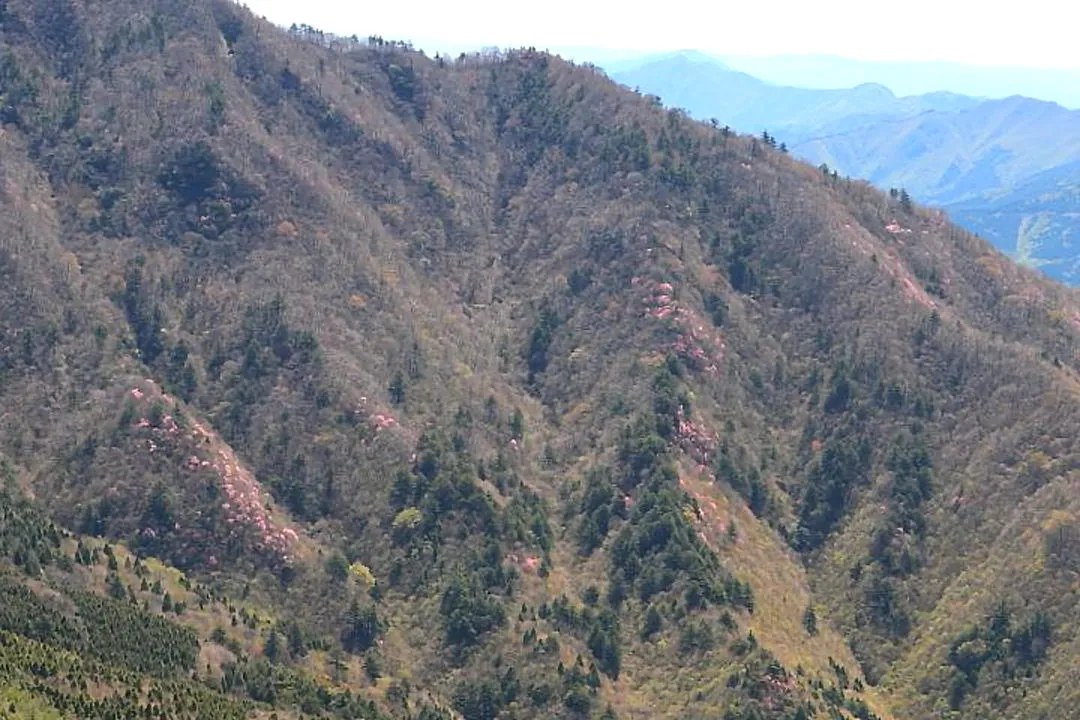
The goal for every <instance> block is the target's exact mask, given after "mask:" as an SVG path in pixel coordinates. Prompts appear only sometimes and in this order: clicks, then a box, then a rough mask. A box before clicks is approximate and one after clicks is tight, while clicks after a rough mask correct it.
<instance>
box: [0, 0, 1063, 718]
mask: <svg viewBox="0 0 1080 720" xmlns="http://www.w3.org/2000/svg"><path fill="white" fill-rule="evenodd" d="M0 122H2V130H0V470H2V475H3V478H2V482H3V485H4V494H3V496H2V502H0V556H2V557H0V566H2V570H0V594H2V595H3V597H2V602H0V716H4V714H6V716H7V717H42V718H53V717H80V718H81V717H86V718H117V717H136V716H142V717H168V718H178V717H181V718H188V717H190V718H207V719H210V718H226V717H228V718H233V717H235V718H241V717H244V718H248V717H250V718H273V717H278V718H282V719H284V718H299V717H328V718H331V717H338V718H369V719H370V718H417V719H420V718H422V719H423V720H437V719H440V718H451V717H464V718H466V719H467V720H474V719H475V720H489V719H494V718H522V719H525V718H542V717H543V718H546V717H566V718H589V717H593V718H613V717H617V718H653V717H693V718H716V719H722V720H769V719H775V720H809V719H810V718H829V719H832V718H859V719H861V720H872V719H874V718H877V719H879V720H883V719H888V718H896V719H905V718H912V719H914V718H926V717H946V718H953V719H956V720H963V719H969V718H984V717H1001V718H1017V719H1021V718H1023V719H1027V718H1042V717H1058V716H1062V714H1063V713H1065V714H1066V715H1067V712H1066V711H1064V710H1063V708H1068V707H1074V706H1076V705H1077V701H1078V700H1080V697H1078V693H1080V690H1078V688H1080V686H1078V685H1077V684H1076V683H1072V682H1069V680H1070V678H1071V677H1072V675H1071V673H1074V672H1075V663H1074V659H1075V658H1076V657H1077V654H1078V650H1080V635H1078V634H1077V632H1076V629H1075V625H1074V624H1073V623H1070V618H1071V617H1073V616H1074V615H1075V612H1076V611H1077V605H1078V596H1077V594H1076V583H1075V573H1076V572H1077V570H1078V568H1080V524H1078V523H1080V519H1078V518H1080V499H1078V496H1077V494H1076V493H1075V492H1074V489H1075V478H1076V472H1077V468H1076V467H1075V463H1074V461H1073V458H1074V456H1075V450H1076V448H1075V447H1074V446H1075V444H1076V442H1077V440H1076V438H1077V437H1078V434H1077V432H1076V431H1077V429H1078V428H1080V394H1078V392H1077V389H1078V388H1080V383H1078V379H1077V374H1076V373H1077V369H1078V368H1080V358H1078V356H1077V348H1076V345H1077V341H1078V339H1080V304H1078V303H1077V298H1076V296H1075V294H1074V293H1073V292H1072V291H1069V290H1066V289H1064V288H1062V287H1060V286H1057V285H1054V284H1052V283H1050V282H1048V281H1046V280H1044V279H1041V278H1039V277H1037V276H1036V275H1034V274H1033V273H1030V272H1028V271H1026V270H1023V269H1021V268H1018V267H1017V266H1015V265H1014V264H1012V263H1010V262H1009V261H1008V260H1007V259H1005V258H1004V257H1002V256H1001V255H1000V254H998V253H997V252H995V251H994V250H993V249H992V248H991V247H990V246H989V245H987V244H986V243H985V242H983V241H982V240H980V239H979V238H977V237H974V236H972V235H970V234H967V233H965V232H963V231H960V230H958V229H956V228H955V227H953V226H952V225H950V224H949V222H948V220H947V218H946V217H945V216H944V215H942V214H941V213H939V212H937V211H933V210H929V209H925V208H921V207H918V206H917V205H915V204H913V203H912V202H911V200H910V198H908V197H906V196H902V195H901V194H900V193H894V194H892V195H889V194H882V193H879V192H877V191H875V190H873V189H871V188H870V187H869V186H867V185H866V184H865V183H862V182H859V181H855V180H852V179H849V178H844V177H840V176H838V175H837V174H835V173H833V172H830V171H828V169H827V168H813V167H809V166H806V165H803V164H800V163H798V162H796V161H794V160H793V159H792V158H791V157H790V156H789V155H787V154H786V153H785V152H784V151H783V150H784V148H783V147H782V145H780V144H779V143H778V142H777V140H776V139H775V138H772V137H747V136H739V135H737V134H735V133H732V132H731V131H730V130H728V129H727V128H726V127H724V126H723V124H722V122H717V123H714V124H702V123H697V122H694V121H692V120H690V119H689V118H687V117H686V116H685V115H683V114H682V113H680V112H678V111H671V110H665V109H663V108H662V107H661V106H660V104H659V102H658V101H657V99H656V98H652V97H642V96H640V95H638V94H635V93H633V92H630V91H628V90H625V89H623V88H620V87H618V86H617V85H616V84H614V83H613V82H611V81H610V80H609V79H608V78H607V77H605V76H604V74H603V73H602V72H600V71H599V70H597V69H596V68H593V67H589V66H575V65H573V64H570V63H567V62H564V61H563V60H561V59H560V58H558V57H553V56H550V55H548V54H545V53H541V52H537V51H535V50H533V49H520V50H515V51H507V52H498V53H496V52H491V53H484V54H474V55H462V56H459V57H440V56H435V57H429V56H427V55H425V54H424V53H423V52H421V51H420V50H418V49H414V48H412V47H411V46H409V45H408V44H405V43H400V42H392V41H388V40H384V39H382V38H377V37H373V38H364V39H358V38H341V37H336V36H332V35H329V34H326V33H323V32H320V31H318V30H315V29H313V28H310V27H294V28H291V29H287V30H286V29H281V28H276V27H274V26H272V25H270V24H269V23H267V22H266V21H264V20H260V19H258V18H256V17H254V16H253V15H251V14H250V13H249V12H248V11H247V10H245V9H243V8H242V7H240V6H237V5H235V4H233V3H231V2H228V1H227V0H196V1H194V2H187V3H181V2H176V1H174V0H112V1H110V2H104V1H102V0H48V1H47V2H34V1H31V0H0Z"/></svg>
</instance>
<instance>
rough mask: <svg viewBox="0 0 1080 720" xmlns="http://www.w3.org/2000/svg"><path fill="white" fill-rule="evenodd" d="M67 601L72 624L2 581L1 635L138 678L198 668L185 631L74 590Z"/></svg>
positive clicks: (192, 644)
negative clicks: (123, 670) (52, 648)
mask: <svg viewBox="0 0 1080 720" xmlns="http://www.w3.org/2000/svg"><path fill="white" fill-rule="evenodd" d="M66 595H67V599H68V601H69V602H71V603H73V605H74V607H75V611H76V616H75V617H74V618H69V617H68V616H67V615H65V614H64V613H62V612H61V611H60V610H59V609H58V608H57V607H55V606H53V605H52V604H51V603H49V602H46V601H45V600H43V599H41V598H39V597H38V596H36V595H35V594H34V593H32V592H30V591H29V590H27V589H26V588H25V587H23V586H21V585H17V584H14V583H12V582H11V581H10V580H2V579H0V596H2V598H3V605H2V607H3V615H2V616H0V629H2V630H7V631H10V632H14V633H17V634H19V635H23V636H25V637H28V638H32V639H34V640H38V641H41V642H44V643H48V644H50V645H55V646H56V647H59V648H63V649H65V650H69V651H71V652H74V653H77V654H79V655H85V656H87V657H92V658H95V659H98V660H100V661H102V662H106V663H109V664H112V665H116V666H118V667H124V668H128V669H130V670H134V671H136V672H140V673H150V674H153V675H172V674H174V673H176V672H180V671H185V670H190V669H191V668H193V667H194V665H195V656H196V654H197V652H198V641H197V640H196V638H195V634H194V633H193V632H191V631H190V630H188V629H187V628H181V627H179V626H177V625H174V624H172V623H170V622H168V621H166V620H163V619H161V618H157V617H153V616H150V615H146V614H144V613H142V612H139V611H138V610H136V609H134V608H132V607H131V606H130V605H128V604H127V602H125V601H124V600H116V599H113V598H111V597H110V598H103V597H99V596H97V595H92V594H90V593H85V592H81V591H76V590H70V591H68V592H67V593H66ZM121 597H126V591H125V592H124V594H123V595H122V596H121Z"/></svg>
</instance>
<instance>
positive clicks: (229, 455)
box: [130, 380, 298, 563]
mask: <svg viewBox="0 0 1080 720" xmlns="http://www.w3.org/2000/svg"><path fill="white" fill-rule="evenodd" d="M130 396H131V398H132V399H133V400H134V401H136V402H135V404H134V407H133V408H132V409H133V410H134V411H135V413H134V420H133V421H132V424H131V428H132V430H133V431H135V437H136V438H137V439H138V441H139V443H140V445H142V446H143V447H145V448H146V450H147V451H148V452H149V453H150V454H152V455H154V456H155V457H158V458H159V461H162V462H170V463H175V466H176V467H178V468H179V469H180V470H181V471H182V472H183V473H185V474H188V475H191V476H192V481H193V483H194V482H195V481H198V480H202V481H203V482H204V483H206V484H209V485H211V486H213V487H215V488H216V490H217V497H218V505H217V508H216V511H217V512H211V513H210V516H209V517H208V516H206V515H204V513H203V510H195V511H194V513H193V515H194V519H195V522H194V523H193V524H194V525H197V526H201V527H188V526H185V525H182V524H181V523H179V522H177V523H176V524H175V526H174V527H172V528H159V529H158V530H155V529H154V528H150V527H147V528H143V530H142V531H141V533H140V535H141V536H142V537H143V538H145V539H147V540H154V539H156V538H157V537H159V535H160V531H162V530H167V531H169V532H170V533H171V534H172V535H173V536H174V537H175V538H177V539H180V541H181V542H180V543H179V544H178V545H177V549H178V550H179V551H181V552H185V553H200V551H205V552H208V551H209V550H208V548H209V547H210V546H212V545H214V544H218V543H224V544H225V545H226V546H233V547H236V546H237V544H239V545H240V546H243V547H248V548H250V549H252V550H255V551H256V552H259V553H261V554H264V555H267V556H269V557H270V558H272V559H273V560H275V561H277V562H282V563H288V562H290V560H291V557H292V552H293V550H294V546H295V544H296V542H297V540H298V536H297V534H296V532H295V531H294V530H293V529H292V528H289V527H286V526H285V525H283V524H282V523H280V522H279V521H277V520H275V519H274V518H273V516H272V514H271V511H270V506H269V501H270V498H269V496H268V494H267V493H266V492H265V491H264V490H263V488H262V486H261V485H260V483H259V482H258V480H257V479H256V478H255V476H254V474H253V473H252V472H251V471H250V470H249V469H247V468H246V467H244V465H243V464H242V463H241V462H240V460H239V458H237V456H236V453H235V452H234V451H233V449H232V448H231V447H229V445H228V444H226V443H225V442H223V441H222V440H221V438H219V437H218V436H217V434H216V433H214V432H213V431H212V430H209V429H207V428H206V427H205V426H204V425H203V424H202V423H200V422H199V421H198V420H195V419H193V418H190V417H185V416H184V414H183V410H182V409H181V408H180V406H179V405H178V403H177V402H176V400H175V399H174V398H172V397H170V396H169V395H168V394H166V393H164V392H162V391H161V390H160V388H158V387H157V386H156V385H155V384H154V383H153V381H151V380H147V381H145V382H144V383H142V387H136V388H132V390H131V393H130ZM196 486H197V485H196ZM202 487H206V485H205V484H204V485H202ZM208 532H209V533H211V534H212V535H213V537H208V536H207V534H208ZM205 552H201V554H205ZM216 561H217V558H216V556H215V562H216Z"/></svg>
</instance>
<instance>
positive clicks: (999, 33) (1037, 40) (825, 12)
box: [249, 0, 1080, 68]
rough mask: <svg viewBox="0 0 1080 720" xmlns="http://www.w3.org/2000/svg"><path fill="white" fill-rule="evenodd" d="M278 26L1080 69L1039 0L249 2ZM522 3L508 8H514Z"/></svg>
mask: <svg viewBox="0 0 1080 720" xmlns="http://www.w3.org/2000/svg"><path fill="white" fill-rule="evenodd" d="M249 6H250V7H251V9H252V10H254V11H255V12H257V13H262V14H264V15H265V16H266V17H267V18H268V19H270V20H272V21H274V22H277V23H279V24H286V25H288V24H291V23H294V22H295V23H301V22H303V23H307V24H309V25H314V26H316V27H320V28H321V29H324V30H330V31H334V32H339V33H342V34H353V33H356V34H358V35H361V36H365V35H369V34H378V35H382V36H383V37H386V38H389V39H395V40H411V41H413V42H414V44H416V45H417V46H419V47H422V48H424V49H425V50H429V51H434V50H437V49H440V48H446V49H447V50H456V49H458V48H462V49H464V48H471V47H480V46H484V45H498V46H501V47H508V46H525V45H535V46H538V47H540V46H543V47H546V48H551V49H555V48H557V47H563V48H564V47H575V46H577V47H588V48H599V49H606V50H612V49H617V50H633V51H645V52H656V51H664V50H675V49H680V48H688V47H693V48H697V49H700V50H703V51H708V52H715V53H720V54H747V55H772V54H830V55H842V56H845V57H850V58H857V59H860V60H909V61H911V60H916V61H920V60H921V61H933V60H938V61H941V60H944V61H950V62H958V63H965V64H973V65H1016V66H1023V67H1043V68H1080V52H1078V51H1077V48H1076V43H1075V35H1074V34H1075V28H1076V26H1077V22H1078V20H1080V9H1077V6H1075V5H1071V4H1070V3H1062V2H1060V1H1059V0H1030V1H1029V2H1026V3H1024V6H1023V12H1008V13H998V12H992V11H990V10H989V8H988V6H987V5H986V4H985V3H976V2H972V1H971V0H964V1H962V2H941V0H908V2H903V3H887V4H877V5H868V4H867V3H864V2H858V1H857V0H823V1H822V2H817V3H804V2H798V1H792V0H782V1H781V2H775V3H770V4H767V5H758V4H753V3H722V4H721V3H711V2H701V1H699V0H675V1H674V2H668V3H665V4H664V5H663V7H662V8H660V7H652V8H650V9H649V10H648V11H647V12H631V11H630V10H629V6H628V5H627V4H625V3H621V2H613V1H612V0H604V1H603V2H592V3H581V2H576V1H573V0H551V1H550V2H546V3H539V4H522V5H516V6H515V5H508V4H506V3H502V2H496V1H495V0H469V1H468V2H458V3H446V2H433V1H432V0H419V2H415V3H408V4H400V3H343V2H340V1H339V0H309V1H308V2H303V3H297V2H293V1H292V0H251V1H250V3H249ZM512 7H513V8H516V9H514V10H509V8H512Z"/></svg>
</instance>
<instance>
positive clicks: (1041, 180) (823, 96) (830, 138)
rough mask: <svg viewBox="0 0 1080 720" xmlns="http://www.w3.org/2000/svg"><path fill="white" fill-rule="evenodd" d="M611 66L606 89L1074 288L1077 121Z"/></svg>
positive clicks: (880, 89) (684, 61) (932, 96)
mask: <svg viewBox="0 0 1080 720" xmlns="http://www.w3.org/2000/svg"><path fill="white" fill-rule="evenodd" d="M613 67H615V68H616V69H614V70H612V71H611V74H612V76H613V77H614V79H616V80H617V81H619V82H621V83H623V84H624V85H627V86H630V87H634V88H638V89H640V90H641V91H642V92H645V93H650V94H655V95H658V96H659V97H660V98H661V99H662V100H663V101H664V102H665V104H667V105H669V106H675V107H681V108H684V109H686V110H687V112H689V113H690V114H691V115H693V116H694V117H697V118H701V119H710V118H715V119H717V120H718V121H719V122H720V123H721V124H726V125H730V126H731V127H732V128H734V129H736V130H739V131H742V132H755V133H760V132H762V131H763V130H765V129H767V130H768V131H769V133H770V134H772V135H773V136H774V137H776V138H777V139H778V140H780V141H782V142H784V143H785V144H786V146H787V147H788V148H789V149H790V150H791V152H792V153H794V154H795V155H797V156H799V157H801V158H803V159H806V160H808V161H810V162H813V163H815V164H822V163H824V164H826V165H828V166H829V167H830V168H833V169H835V170H837V171H838V172H840V173H842V174H844V175H849V176H853V177H860V178H865V179H867V180H869V181H870V182H873V183H874V184H875V185H878V186H880V187H883V188H889V187H897V188H899V187H903V188H905V189H907V190H908V191H909V192H910V193H911V194H912V195H913V196H914V197H915V198H917V199H918V200H919V201H921V202H925V203H927V204H932V205H936V206H940V207H942V208H944V209H946V210H948V211H949V212H950V213H951V214H952V215H953V216H954V217H955V219H956V220H957V221H958V222H960V223H961V224H963V225H965V226H966V227H968V228H969V229H971V230H973V231H975V232H977V233H979V234H981V235H983V236H984V237H986V238H987V239H988V240H990V241H991V242H993V243H994V244H995V245H997V246H998V247H999V248H1001V249H1002V250H1004V251H1005V252H1008V253H1009V254H1010V255H1012V256H1013V257H1014V258H1015V259H1017V260H1019V261H1022V262H1025V263H1028V264H1030V265H1034V266H1038V267H1040V268H1042V269H1043V271H1045V272H1046V273H1047V274H1048V275H1050V276H1052V277H1054V278H1057V279H1059V280H1063V281H1065V282H1069V283H1071V284H1078V283H1080V247H1077V246H1076V245H1075V244H1074V243H1075V242H1076V236H1077V231H1076V228H1077V226H1078V224H1080V111H1076V110H1068V109H1066V108H1064V107H1062V106H1061V105H1058V104H1056V103H1052V102H1047V101H1043V100H1035V99H1031V98H1027V97H1020V96H1013V97H1008V98H1004V99H984V98H976V97H970V96H966V95H961V94H956V93H949V92H932V93H926V94H922V95H911V96H905V97H898V96H897V95H895V94H894V93H893V92H892V90H890V89H889V88H887V87H886V86H884V85H881V84H876V83H864V84H861V85H857V86H855V87H852V88H848V89H824V90H822V89H806V88H800V87H791V86H784V85H777V84H773V83H770V82H766V81H764V80H761V79H759V78H756V77H753V76H752V75H749V74H747V73H745V72H741V71H739V70H735V69H733V68H732V67H731V66H729V65H728V64H726V63H724V62H723V61H721V60H718V59H716V58H712V57H710V56H707V55H704V54H702V53H696V52H681V53H675V54H671V55H666V56H661V57H654V58H648V59H644V60H642V61H641V62H639V63H638V64H636V65H634V64H632V63H622V64H616V65H614V66H613ZM619 68H622V69H619Z"/></svg>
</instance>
